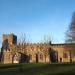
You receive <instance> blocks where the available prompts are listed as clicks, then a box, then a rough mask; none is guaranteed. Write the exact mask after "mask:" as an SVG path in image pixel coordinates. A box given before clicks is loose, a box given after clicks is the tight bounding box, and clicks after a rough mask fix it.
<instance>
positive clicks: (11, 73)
mask: <svg viewBox="0 0 75 75" xmlns="http://www.w3.org/2000/svg"><path fill="white" fill-rule="evenodd" d="M71 74H72V75H75V64H74V63H71V64H70V63H63V64H44V63H23V64H6V65H4V64H0V75H71Z"/></svg>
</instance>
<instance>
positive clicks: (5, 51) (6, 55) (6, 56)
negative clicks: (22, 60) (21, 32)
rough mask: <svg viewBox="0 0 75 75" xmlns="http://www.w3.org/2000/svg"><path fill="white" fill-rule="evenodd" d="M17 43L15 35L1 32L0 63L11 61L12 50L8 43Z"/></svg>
mask: <svg viewBox="0 0 75 75" xmlns="http://www.w3.org/2000/svg"><path fill="white" fill-rule="evenodd" d="M15 44H17V36H16V35H14V34H8V35H7V34H3V36H2V50H1V55H2V59H1V61H2V63H12V58H13V56H12V50H11V49H10V48H9V47H10V45H15Z"/></svg>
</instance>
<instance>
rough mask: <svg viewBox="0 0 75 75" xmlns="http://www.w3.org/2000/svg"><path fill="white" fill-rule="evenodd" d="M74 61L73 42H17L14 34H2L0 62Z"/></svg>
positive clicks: (74, 50) (74, 46)
mask: <svg viewBox="0 0 75 75" xmlns="http://www.w3.org/2000/svg"><path fill="white" fill-rule="evenodd" d="M25 62H26V63H55V62H58V63H61V62H75V44H66V43H63V44H52V43H51V42H50V43H37V44H35V43H23V44H20V43H17V36H16V35H14V34H3V35H2V48H1V63H2V64H12V63H25Z"/></svg>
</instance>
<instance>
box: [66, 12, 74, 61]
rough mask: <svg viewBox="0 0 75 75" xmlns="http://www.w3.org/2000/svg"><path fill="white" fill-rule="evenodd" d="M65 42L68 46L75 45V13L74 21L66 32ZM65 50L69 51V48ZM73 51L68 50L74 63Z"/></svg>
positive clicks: (72, 20)
mask: <svg viewBox="0 0 75 75" xmlns="http://www.w3.org/2000/svg"><path fill="white" fill-rule="evenodd" d="M65 42H66V43H68V44H73V43H75V11H74V12H73V13H72V19H71V23H70V25H69V28H68V30H67V32H66V40H65ZM65 49H67V48H66V47H65ZM73 50H74V49H73ZM73 50H72V49H71V50H68V51H69V56H70V62H72V51H73Z"/></svg>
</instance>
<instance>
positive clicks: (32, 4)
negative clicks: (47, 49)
mask: <svg viewBox="0 0 75 75" xmlns="http://www.w3.org/2000/svg"><path fill="white" fill-rule="evenodd" d="M74 10H75V0H0V40H1V37H2V34H3V33H5V34H8V33H14V34H16V35H18V36H19V35H21V34H23V33H25V34H26V35H27V37H28V38H29V39H30V41H32V42H39V41H41V40H42V39H43V37H44V36H51V38H52V40H53V42H54V43H63V42H64V40H65V32H66V30H67V28H68V25H69V24H70V22H71V16H72V12H73V11H74ZM0 43H1V41H0Z"/></svg>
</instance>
